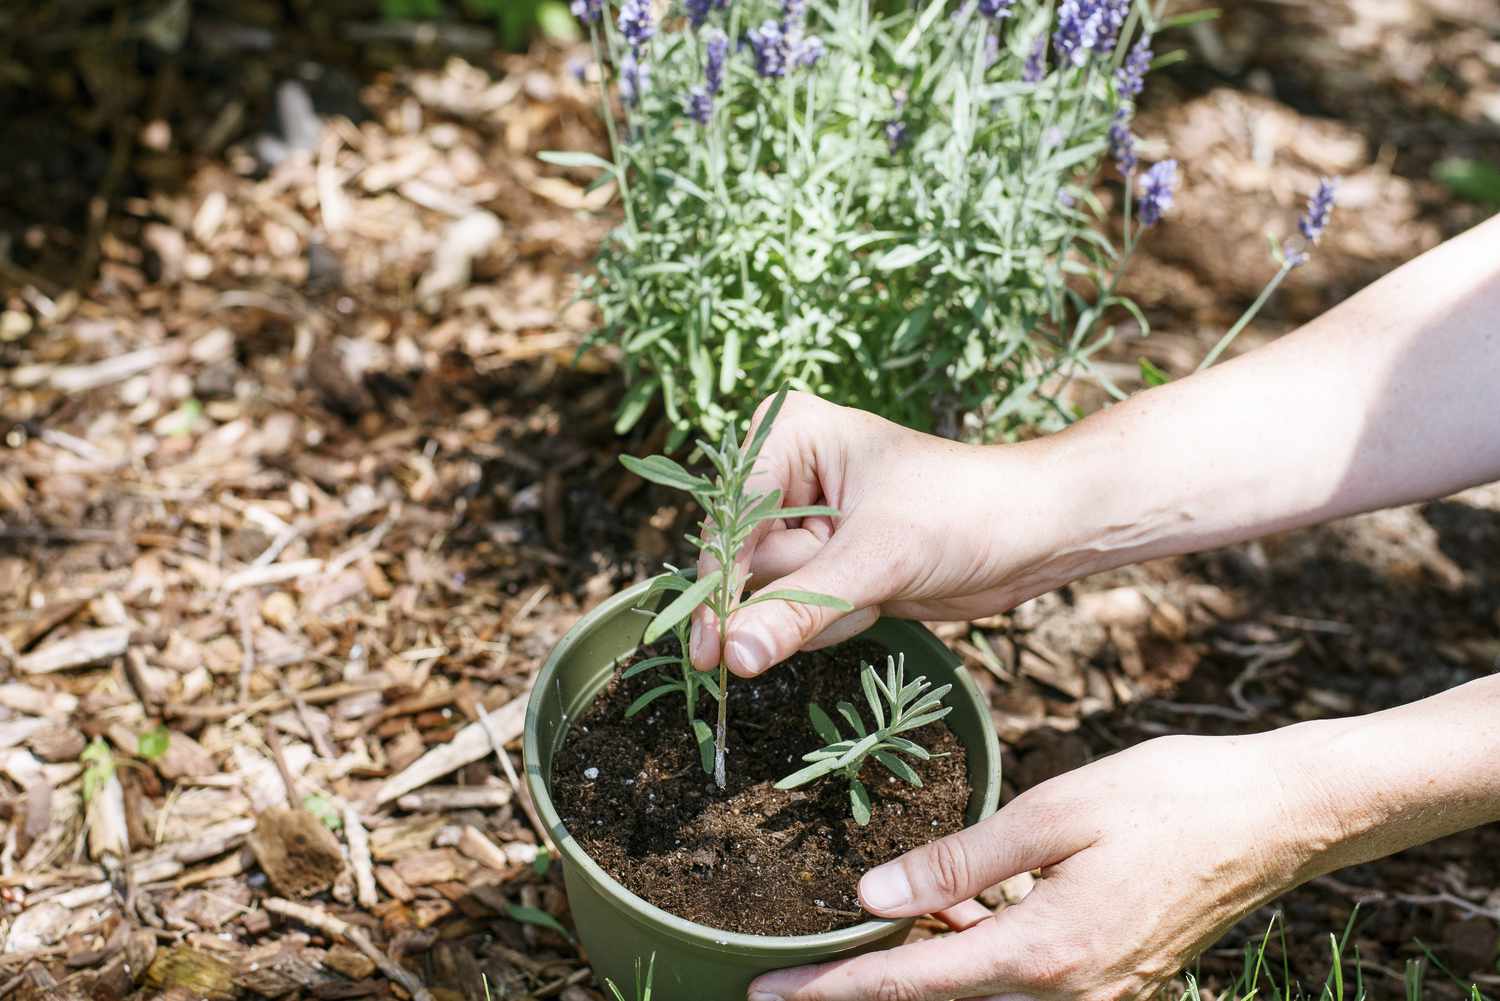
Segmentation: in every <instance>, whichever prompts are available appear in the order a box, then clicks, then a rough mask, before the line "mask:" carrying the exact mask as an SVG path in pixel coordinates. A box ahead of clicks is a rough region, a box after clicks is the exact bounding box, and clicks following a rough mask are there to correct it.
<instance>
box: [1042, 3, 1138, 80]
mask: <svg viewBox="0 0 1500 1001" xmlns="http://www.w3.org/2000/svg"><path fill="white" fill-rule="evenodd" d="M1129 12H1130V0H1062V3H1061V4H1059V5H1058V8H1057V30H1056V31H1055V32H1054V33H1053V35H1052V42H1053V44H1054V45H1055V46H1056V47H1057V54H1058V56H1059V58H1060V59H1061V60H1062V61H1063V62H1065V63H1072V64H1073V65H1074V66H1082V65H1083V64H1084V63H1086V62H1088V59H1089V56H1090V55H1092V54H1095V53H1104V52H1109V51H1110V50H1111V49H1113V48H1114V47H1115V42H1116V41H1117V40H1118V39H1119V37H1120V29H1121V28H1122V27H1123V26H1124V24H1125V16H1126V15H1127V14H1128V13H1129Z"/></svg>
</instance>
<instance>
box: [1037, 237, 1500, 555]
mask: <svg viewBox="0 0 1500 1001" xmlns="http://www.w3.org/2000/svg"><path fill="white" fill-rule="evenodd" d="M1046 447H1047V448H1048V449H1050V450H1053V451H1054V453H1055V454H1054V456H1053V457H1051V458H1050V459H1049V462H1050V463H1055V464H1056V466H1057V467H1058V468H1061V469H1063V470H1067V471H1070V472H1071V475H1070V476H1068V479H1069V481H1070V482H1073V483H1078V482H1079V480H1080V479H1081V480H1082V483H1083V485H1082V486H1081V488H1080V489H1079V490H1078V491H1077V493H1076V496H1077V498H1078V503H1077V505H1076V506H1075V513H1076V514H1077V518H1076V520H1075V522H1074V524H1075V526H1076V528H1077V529H1078V531H1077V532H1076V533H1075V534H1074V536H1073V538H1071V539H1070V540H1068V542H1067V543H1066V544H1065V545H1064V546H1062V547H1060V548H1061V549H1062V550H1063V552H1062V553H1061V554H1060V555H1062V556H1063V558H1064V559H1066V558H1067V556H1068V555H1069V552H1070V551H1071V552H1073V553H1079V552H1081V553H1085V554H1089V555H1090V557H1091V558H1090V559H1087V560H1086V561H1085V564H1084V565H1085V568H1086V569H1088V570H1094V569H1102V568H1104V567H1109V566H1117V565H1120V564H1122V563H1128V562H1134V561H1136V560H1139V559H1144V558H1148V557H1152V556H1160V555H1165V554H1170V553H1182V552H1189V551H1193V550H1198V549H1205V548H1209V547H1212V546H1217V545H1222V544H1224V543H1228V542H1233V541H1238V540H1242V539H1247V538H1253V537H1255V536H1259V535H1264V534H1267V533H1269V532H1272V531H1277V530H1281V529H1285V528H1290V527H1294V526H1299V525H1306V524H1310V523H1314V522H1320V521H1325V520H1328V519H1331V518H1336V517H1340V516H1342V515H1347V514H1352V513H1355V512H1360V511H1369V510H1372V509H1375V508H1381V507H1389V506H1393V505H1397V504H1403V503H1408V502H1411V501H1415V500H1419V499H1423V498H1428V497H1438V496H1442V495H1444V494H1449V493H1452V492H1454V491H1456V490H1460V489H1462V488H1464V487H1468V486H1473V485H1475V484H1478V483H1484V482H1488V481H1489V480H1493V479H1500V217H1497V218H1496V219H1494V220H1491V221H1490V222H1488V223H1486V224H1484V225H1482V226H1480V227H1478V228H1477V229H1474V230H1472V231H1471V232H1469V233H1467V234H1465V235H1464V236H1461V237H1459V238H1457V239H1455V240H1452V241H1450V242H1449V243H1446V244H1444V245H1443V246H1441V247H1439V248H1437V249H1435V250H1433V251H1432V252H1430V253H1428V254H1426V255H1424V256H1422V257H1421V258H1418V259H1417V260H1415V261H1412V262H1411V263H1409V264H1407V265H1406V266H1404V267H1402V268H1400V269H1399V270H1397V271H1395V272H1394V273H1392V274H1390V275H1388V276H1387V277H1385V278H1383V279H1381V280H1380V281H1378V282H1376V283H1375V284H1374V285H1372V286H1370V287H1369V288H1367V289H1365V290H1364V291H1363V292H1361V293H1359V294H1358V295H1356V296H1354V297H1353V298H1351V299H1349V300H1347V301H1346V302H1344V303H1343V304H1341V305H1340V306H1338V307H1336V308H1335V309H1333V310H1330V311H1329V312H1328V313H1327V314H1325V315H1324V316H1322V317H1321V318H1319V319H1318V320H1316V321H1314V322H1312V323H1309V324H1307V325H1306V326H1305V327H1303V328H1302V329H1300V330H1298V331H1297V332H1295V333H1293V334H1291V335H1289V336H1287V337H1284V338H1282V339H1280V340H1278V341H1276V342H1274V343H1272V344H1270V345H1268V346H1266V347H1264V348H1262V349H1260V350H1258V351H1253V352H1250V353H1249V354H1247V355H1245V356H1243V357H1241V358H1238V359H1236V360H1234V361H1232V362H1229V363H1227V364H1224V365H1222V366H1220V367H1218V368H1213V369H1209V370H1208V371H1206V372H1204V373H1202V374H1200V375H1197V376H1194V377H1193V378H1190V379H1185V380H1183V381H1182V382H1179V383H1176V384H1172V385H1168V386H1163V387H1161V388H1158V389H1154V390H1151V391H1149V392H1146V393H1142V394H1140V395H1139V396H1137V397H1135V398H1133V399H1131V400H1129V401H1126V402H1124V403H1121V404H1119V405H1118V406H1115V407H1112V408H1110V409H1109V410H1106V411H1104V412H1102V413H1100V414H1098V415H1096V416H1094V417H1092V418H1090V419H1088V420H1085V421H1083V422H1082V423H1080V424H1078V425H1077V426H1076V427H1074V428H1072V429H1071V430H1069V431H1067V432H1065V433H1063V434H1061V435H1058V436H1056V437H1055V438H1054V439H1052V440H1050V441H1049V442H1047V443H1046Z"/></svg>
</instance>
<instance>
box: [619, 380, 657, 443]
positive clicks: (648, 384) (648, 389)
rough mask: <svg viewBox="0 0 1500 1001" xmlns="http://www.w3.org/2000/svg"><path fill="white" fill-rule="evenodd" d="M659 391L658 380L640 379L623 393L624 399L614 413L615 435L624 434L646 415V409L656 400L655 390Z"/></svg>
mask: <svg viewBox="0 0 1500 1001" xmlns="http://www.w3.org/2000/svg"><path fill="white" fill-rule="evenodd" d="M659 389H661V380H660V379H642V380H641V381H640V382H637V383H636V384H635V385H633V386H631V387H630V388H629V389H628V390H626V391H625V398H624V399H622V400H621V401H620V407H619V409H618V410H616V411H615V434H624V433H625V432H627V431H629V430H630V429H631V428H633V427H635V425H636V423H637V422H638V421H639V420H640V419H641V417H642V416H644V415H645V413H646V408H647V407H649V406H650V405H651V401H652V400H653V399H655V398H656V392H657V390H659Z"/></svg>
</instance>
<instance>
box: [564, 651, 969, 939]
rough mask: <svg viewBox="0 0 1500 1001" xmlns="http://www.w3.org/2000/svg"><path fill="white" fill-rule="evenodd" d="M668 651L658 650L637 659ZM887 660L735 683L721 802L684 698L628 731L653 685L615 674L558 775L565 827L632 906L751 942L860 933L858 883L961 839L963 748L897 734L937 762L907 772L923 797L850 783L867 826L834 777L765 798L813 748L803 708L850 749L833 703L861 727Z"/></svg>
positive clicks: (650, 712)
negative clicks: (861, 796)
mask: <svg viewBox="0 0 1500 1001" xmlns="http://www.w3.org/2000/svg"><path fill="white" fill-rule="evenodd" d="M676 647H677V644H676V641H675V640H672V641H668V642H666V643H662V644H658V645H657V646H656V647H654V648H650V649H644V650H642V651H640V652H639V653H638V654H637V658H640V657H646V656H651V655H652V654H657V653H671V652H675V651H676ZM885 657H886V655H885V651H884V650H883V649H881V648H880V647H877V646H875V645H873V644H870V643H868V642H853V643H846V644H843V645H841V646H836V647H832V648H830V649H827V650H819V651H815V652H811V653H802V654H798V655H797V656H795V657H793V658H791V659H790V660H788V661H787V662H785V663H783V664H781V665H780V666H778V667H776V668H774V669H772V670H771V671H769V672H767V673H766V674H764V675H762V676H761V677H760V678H757V679H755V680H753V681H746V680H743V679H739V678H733V679H731V680H730V684H729V742H728V743H729V756H728V779H727V788H725V789H724V790H720V789H718V788H717V787H716V786H715V785H714V783H713V779H712V778H711V777H710V776H708V775H705V774H704V773H703V768H702V766H701V764H700V763H699V757H698V748H697V745H696V743H695V742H694V741H693V737H692V732H691V730H690V729H689V727H688V724H687V714H686V709H685V704H684V702H683V699H682V697H681V696H680V695H677V694H675V693H674V694H672V695H668V696H666V697H664V698H660V699H658V700H657V701H656V702H654V703H652V704H651V706H650V707H649V708H648V709H646V710H645V711H643V712H642V713H640V714H639V715H637V716H635V717H634V718H632V719H629V720H627V719H625V709H626V707H627V706H629V705H630V703H631V702H632V701H633V700H634V699H635V698H636V697H637V696H639V695H640V694H641V693H643V692H645V691H646V690H647V689H648V688H651V687H653V686H655V685H657V684H659V683H660V682H659V681H658V680H657V678H656V675H655V673H654V672H650V671H648V672H645V673H644V674H643V675H638V676H636V677H634V678H631V679H629V680H627V681H623V682H622V681H621V680H620V678H619V674H618V673H617V674H616V676H615V679H614V680H613V681H611V682H610V684H609V687H608V688H606V689H605V690H604V692H603V693H602V694H601V695H600V696H599V698H597V699H595V700H594V703H593V704H592V705H591V706H590V707H589V709H588V711H587V712H585V713H584V714H583V716H582V717H581V718H580V719H578V720H577V721H576V723H575V724H574V725H573V727H572V728H571V729H570V730H569V732H568V734H567V736H566V738H565V742H564V745H563V747H562V748H561V750H560V751H559V752H558V755H557V757H556V758H555V759H554V761H553V766H552V795H553V799H554V801H555V802H556V804H557V808H558V812H559V814H560V815H561V816H562V820H563V823H564V825H566V826H567V828H568V830H569V831H571V832H572V834H573V836H574V837H575V838H576V839H577V840H578V843H579V845H580V846H582V848H583V849H584V850H585V851H586V852H588V854H589V856H590V857H591V858H593V859H594V861H596V862H597V863H599V865H600V866H602V867H603V868H604V869H605V871H606V872H608V873H609V874H610V875H612V876H614V877H615V879H617V880H619V881H620V882H621V883H622V884H624V885H625V886H626V887H628V888H629V889H630V890H631V891H633V892H634V893H636V894H637V895H639V896H641V897H643V898H644V899H646V900H648V901H650V902H651V903H653V904H655V905H656V906H658V907H660V908H662V909H663V910H666V911H670V912H671V913H673V914H676V915H678V916H680V917H684V918H687V919H689V920H692V921H696V922H698V923H699V924H704V925H708V926H710V927H712V928H718V929H723V930H726V931H735V932H745V933H749V934H756V935H811V934H817V933H819V932H827V931H833V930H835V929H838V928H846V927H848V926H850V925H853V924H858V923H859V922H860V921H862V920H865V919H866V918H867V915H865V914H864V913H863V912H862V911H861V910H860V906H859V899H858V897H857V895H856V886H857V885H858V882H859V878H860V876H861V875H863V874H864V872H865V870H867V869H869V868H871V867H872V866H875V865H879V864H880V863H882V862H888V861H890V860H891V859H894V858H896V857H897V856H899V855H901V854H903V853H905V852H907V851H910V850H911V849H913V848H917V847H919V846H921V845H923V844H926V843H927V842H929V841H932V840H933V839H934V838H937V837H939V836H941V835H944V834H950V833H952V832H953V831H956V830H958V829H960V828H961V827H962V826H963V823H964V810H965V808H966V806H967V804H968V801H969V782H968V778H967V774H966V771H965V769H966V755H965V752H964V747H963V745H962V744H961V743H960V742H959V741H958V739H957V738H956V737H955V736H954V735H953V732H952V731H951V730H949V729H948V727H947V725H946V723H944V722H938V723H934V724H930V725H928V726H925V727H923V728H921V729H920V730H917V731H914V732H912V733H909V734H906V736H908V737H910V738H911V739H913V740H915V741H916V742H917V743H919V744H921V745H922V746H923V747H926V748H927V749H928V750H929V751H932V752H933V753H934V755H939V754H941V755H944V756H941V757H938V756H935V757H934V758H933V759H932V760H930V761H912V760H911V759H910V758H908V759H907V760H908V761H910V763H911V765H912V767H913V768H915V769H916V771H917V774H918V775H919V776H921V779H922V783H923V785H922V786H921V788H913V787H912V786H909V785H907V784H906V783H905V782H902V781H900V780H899V779H897V778H896V777H895V776H893V775H891V774H890V772H888V771H887V770H886V769H885V767H884V766H883V765H881V764H879V763H878V762H876V761H874V760H869V761H867V762H866V764H865V767H864V769H863V771H862V772H861V774H860V780H861V781H862V782H864V783H865V785H866V786H867V787H868V788H869V790H870V794H871V799H872V801H873V807H874V808H873V815H872V817H871V819H870V823H869V824H868V825H867V826H865V827H860V826H859V825H858V824H856V823H855V822H854V818H853V816H852V815H851V814H850V808H849V785H848V783H847V782H845V781H844V780H843V779H842V778H841V777H840V776H838V775H831V776H828V777H826V778H824V779H822V780H820V781H819V782H817V783H814V784H812V785H809V786H804V787H802V788H800V789H791V790H786V791H781V790H777V789H775V788H773V785H774V784H775V782H776V781H777V780H778V779H781V778H783V777H785V776H787V775H789V774H791V773H792V772H794V771H796V770H797V769H798V768H801V767H802V765H803V762H802V755H803V754H805V753H807V752H808V751H813V750H816V749H817V748H819V747H821V746H822V744H823V742H822V741H821V740H820V739H819V738H818V735H817V734H816V733H815V732H814V730H813V728H812V724H811V723H810V722H809V721H808V716H807V704H808V702H809V701H813V702H817V703H818V704H819V705H820V706H822V707H823V708H824V709H825V710H826V711H827V712H828V713H829V714H830V715H832V716H833V717H834V718H835V720H837V721H838V722H839V725H840V729H841V731H844V732H845V733H846V734H847V732H848V724H847V723H844V722H843V720H842V719H841V718H840V717H839V716H838V714H837V713H836V711H835V708H834V707H835V706H836V705H837V703H838V702H839V701H840V700H847V701H848V702H850V703H852V704H853V705H855V706H856V707H857V708H858V709H859V710H860V714H861V716H862V717H863V719H864V721H865V723H866V725H870V724H871V723H872V720H871V718H870V710H869V707H868V705H867V704H866V703H865V699H864V696H863V694H862V693H861V690H860V685H859V670H860V662H861V660H864V661H865V662H868V663H873V664H875V665H877V667H879V668H880V669H881V670H884V666H885ZM633 662H634V661H633V660H632V661H630V662H626V663H624V664H622V665H621V670H623V669H624V668H626V667H629V666H630V663H633ZM912 676H913V672H912V671H911V669H910V668H908V677H912ZM716 709H717V704H716V703H715V702H714V701H713V699H712V698H710V697H708V696H707V695H706V694H705V695H703V696H702V697H701V698H700V704H699V706H698V716H699V718H700V719H703V720H705V721H707V722H709V723H710V725H712V721H713V714H714V713H715V712H716ZM595 769H597V772H595V771H594V770H595ZM589 776H593V777H592V778H590V777H589Z"/></svg>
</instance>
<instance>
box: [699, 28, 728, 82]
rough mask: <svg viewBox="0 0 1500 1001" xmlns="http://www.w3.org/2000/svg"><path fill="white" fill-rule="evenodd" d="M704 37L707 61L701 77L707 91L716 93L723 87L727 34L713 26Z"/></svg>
mask: <svg viewBox="0 0 1500 1001" xmlns="http://www.w3.org/2000/svg"><path fill="white" fill-rule="evenodd" d="M704 38H705V41H704V43H703V47H704V49H705V51H706V52H707V62H706V64H705V65H704V67H703V79H704V81H705V82H706V83H707V84H708V92H709V93H710V94H717V93H718V92H719V91H721V90H723V89H724V60H725V58H726V57H727V56H728V55H729V36H728V35H726V34H724V32H722V31H719V30H718V29H717V28H714V29H712V30H710V31H709V32H707V33H706V34H705V36H704Z"/></svg>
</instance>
